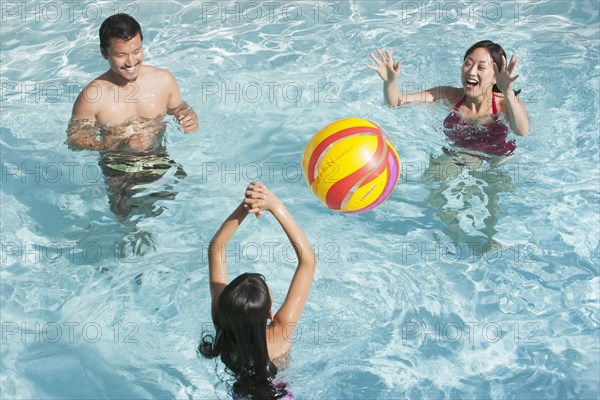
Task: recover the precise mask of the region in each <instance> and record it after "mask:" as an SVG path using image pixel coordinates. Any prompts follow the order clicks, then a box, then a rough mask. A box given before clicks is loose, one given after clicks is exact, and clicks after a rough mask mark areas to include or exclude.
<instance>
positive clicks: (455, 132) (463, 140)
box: [444, 92, 517, 156]
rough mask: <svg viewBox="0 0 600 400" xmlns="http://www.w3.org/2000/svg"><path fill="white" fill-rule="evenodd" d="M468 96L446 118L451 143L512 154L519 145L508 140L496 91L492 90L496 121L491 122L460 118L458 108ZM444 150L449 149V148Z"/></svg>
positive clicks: (445, 129) (491, 151)
mask: <svg viewBox="0 0 600 400" xmlns="http://www.w3.org/2000/svg"><path fill="white" fill-rule="evenodd" d="M466 98H467V96H466V95H465V96H463V98H462V99H460V101H459V102H458V103H456V105H455V106H454V110H453V111H452V112H451V113H450V114H448V116H447V117H446V119H445V120H444V132H445V133H446V137H447V138H448V140H449V141H450V143H451V144H452V145H454V146H459V147H463V148H466V149H470V150H476V151H481V152H484V153H487V154H492V155H496V156H508V155H510V154H512V153H513V152H514V151H515V149H516V148H517V145H516V144H515V141H514V140H510V141H506V137H507V136H508V127H507V126H506V125H505V124H504V123H502V122H501V121H499V118H498V114H497V112H498V109H497V108H496V99H495V97H494V92H492V118H493V119H494V121H493V122H491V123H489V124H484V125H473V124H469V123H468V122H465V121H463V120H462V119H460V117H459V116H458V109H459V108H460V106H461V105H462V104H463V102H464V101H465V100H466ZM444 150H445V151H448V150H447V149H444Z"/></svg>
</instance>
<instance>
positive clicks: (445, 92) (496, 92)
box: [367, 40, 529, 156]
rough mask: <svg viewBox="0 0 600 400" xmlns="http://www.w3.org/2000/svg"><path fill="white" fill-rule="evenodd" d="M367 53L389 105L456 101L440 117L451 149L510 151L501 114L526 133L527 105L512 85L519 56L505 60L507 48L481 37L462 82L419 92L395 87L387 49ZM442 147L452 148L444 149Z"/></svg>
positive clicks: (465, 64) (466, 62)
mask: <svg viewBox="0 0 600 400" xmlns="http://www.w3.org/2000/svg"><path fill="white" fill-rule="evenodd" d="M377 53H378V55H379V57H377V56H375V55H373V54H370V56H371V59H372V60H373V61H374V62H375V65H374V66H373V65H367V67H368V68H370V69H372V70H373V71H376V72H377V73H378V74H379V76H380V77H381V79H383V93H384V97H385V101H386V103H387V104H389V105H390V106H392V107H398V106H403V105H405V104H408V103H412V102H426V103H431V102H435V101H440V100H442V101H443V100H446V101H447V102H448V103H449V104H451V105H452V104H454V107H453V110H452V112H451V113H450V114H449V115H448V116H447V117H446V119H445V120H444V132H445V134H446V137H447V138H448V140H449V142H450V143H451V144H452V145H453V147H454V149H458V150H460V151H464V150H466V152H467V153H468V152H469V151H475V152H477V153H481V152H483V153H486V154H489V155H493V156H509V155H511V154H512V153H513V152H514V150H515V149H516V145H515V142H514V141H513V140H510V141H507V136H508V131H509V129H508V128H509V127H508V126H507V125H506V124H505V123H504V122H503V121H502V120H501V119H500V114H504V115H505V116H506V119H507V121H508V124H509V126H510V129H511V130H512V131H513V132H514V133H515V134H516V135H519V136H525V135H527V133H528V132H529V121H528V118H527V110H526V109H525V105H524V104H523V102H522V101H520V100H519V98H518V97H517V94H518V91H516V92H515V91H514V90H513V89H512V84H513V82H514V81H515V80H516V79H517V78H518V77H519V75H514V72H515V69H516V67H517V59H516V58H515V56H514V55H513V56H512V57H511V58H510V62H509V63H508V65H506V53H505V52H504V49H503V48H502V47H501V46H500V45H499V44H497V43H494V42H491V41H489V40H483V41H481V42H477V43H475V44H474V45H473V46H471V48H469V49H468V50H467V51H466V53H465V56H464V58H463V64H462V68H461V83H462V87H460V88H455V87H451V86H438V87H434V88H431V89H427V90H425V91H423V92H418V93H411V94H405V93H400V92H399V91H398V88H397V82H396V81H397V78H398V76H399V75H400V61H397V62H396V63H394V61H393V60H392V55H391V53H390V51H389V50H385V54H384V53H383V52H381V51H380V50H377ZM444 151H445V152H449V151H450V150H448V149H444Z"/></svg>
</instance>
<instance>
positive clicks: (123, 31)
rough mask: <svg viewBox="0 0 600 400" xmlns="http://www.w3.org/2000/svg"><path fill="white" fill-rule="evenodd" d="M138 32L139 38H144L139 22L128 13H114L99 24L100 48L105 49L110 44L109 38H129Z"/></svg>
mask: <svg viewBox="0 0 600 400" xmlns="http://www.w3.org/2000/svg"><path fill="white" fill-rule="evenodd" d="M138 33H139V34H140V39H142V40H144V35H142V28H141V27H140V24H139V23H138V22H137V21H136V20H135V19H134V18H133V17H132V16H130V15H129V14H115V15H111V16H110V17H108V18H106V19H105V20H104V22H103V23H102V25H101V26H100V48H102V49H103V50H106V49H107V48H108V46H109V45H110V43H109V40H110V39H111V38H117V39H122V40H125V41H127V40H130V39H131V38H133V37H134V36H135V35H137V34H138Z"/></svg>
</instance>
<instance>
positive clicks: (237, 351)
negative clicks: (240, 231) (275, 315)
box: [198, 273, 287, 399]
mask: <svg viewBox="0 0 600 400" xmlns="http://www.w3.org/2000/svg"><path fill="white" fill-rule="evenodd" d="M270 310H271V297H270V295H269V288H268V287H267V283H266V282H265V278H264V276H262V275H261V274H254V273H245V274H242V275H240V276H238V277H237V278H235V279H234V280H233V281H231V283H229V285H227V286H226V287H225V289H223V292H222V293H221V296H220V297H219V301H218V303H217V313H216V316H215V321H214V322H215V328H216V334H215V336H214V337H213V336H212V335H204V336H203V337H202V341H201V342H200V345H199V346H198V352H199V353H200V354H202V355H203V356H204V357H206V358H214V357H217V356H219V355H220V356H221V361H223V363H224V364H225V366H226V367H227V368H228V369H229V370H230V371H231V372H232V373H233V374H234V375H235V378H236V382H235V383H234V384H233V387H232V389H233V393H234V394H235V395H236V396H249V397H250V398H254V399H279V398H281V397H283V396H285V395H286V394H287V391H286V390H285V385H284V384H277V385H275V384H274V383H273V378H274V377H275V375H276V374H277V368H276V367H275V365H273V363H272V362H271V360H270V359H269V352H268V350H267V334H266V331H267V318H268V315H269V311H270Z"/></svg>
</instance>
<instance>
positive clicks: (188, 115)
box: [167, 71, 199, 132]
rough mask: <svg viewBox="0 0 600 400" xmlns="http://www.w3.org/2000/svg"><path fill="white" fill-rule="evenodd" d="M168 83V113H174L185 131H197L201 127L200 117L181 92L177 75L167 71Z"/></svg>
mask: <svg viewBox="0 0 600 400" xmlns="http://www.w3.org/2000/svg"><path fill="white" fill-rule="evenodd" d="M167 75H168V76H167V85H168V89H169V93H171V95H170V96H169V103H168V104H167V113H168V114H171V115H174V116H175V118H177V121H178V122H179V126H181V130H183V131H184V132H195V131H197V130H198V128H199V124H198V117H197V116H196V113H195V112H194V110H192V107H190V106H189V105H188V104H187V103H186V102H185V101H183V99H182V98H181V95H180V94H179V85H178V84H177V80H175V77H174V76H173V75H172V74H171V73H170V72H168V71H167Z"/></svg>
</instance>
